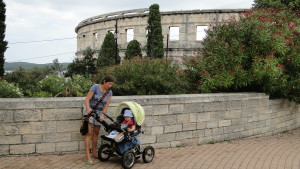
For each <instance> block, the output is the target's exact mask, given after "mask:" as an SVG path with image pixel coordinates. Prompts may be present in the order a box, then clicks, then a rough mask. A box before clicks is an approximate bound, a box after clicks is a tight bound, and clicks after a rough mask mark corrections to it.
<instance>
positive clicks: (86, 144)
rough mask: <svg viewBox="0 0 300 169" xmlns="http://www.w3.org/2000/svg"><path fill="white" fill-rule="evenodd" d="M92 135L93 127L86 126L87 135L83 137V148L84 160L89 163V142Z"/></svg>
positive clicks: (90, 125)
mask: <svg viewBox="0 0 300 169" xmlns="http://www.w3.org/2000/svg"><path fill="white" fill-rule="evenodd" d="M92 134H93V125H92V124H91V123H89V125H88V133H87V134H86V135H85V136H84V146H85V155H86V160H88V161H90V160H91V156H90V142H91V136H92Z"/></svg>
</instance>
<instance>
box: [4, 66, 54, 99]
mask: <svg viewBox="0 0 300 169" xmlns="http://www.w3.org/2000/svg"><path fill="white" fill-rule="evenodd" d="M52 73H53V70H51V68H50V67H48V66H46V67H44V68H41V67H33V68H31V69H24V68H22V67H20V68H19V69H17V70H15V71H13V72H11V73H7V74H6V75H5V77H4V79H5V80H6V81H7V82H9V83H15V84H17V85H18V86H19V87H20V88H21V90H22V91H23V92H24V95H25V96H30V95H31V94H32V91H37V90H38V82H39V81H40V80H42V79H43V78H45V77H46V76H47V75H48V74H52Z"/></svg>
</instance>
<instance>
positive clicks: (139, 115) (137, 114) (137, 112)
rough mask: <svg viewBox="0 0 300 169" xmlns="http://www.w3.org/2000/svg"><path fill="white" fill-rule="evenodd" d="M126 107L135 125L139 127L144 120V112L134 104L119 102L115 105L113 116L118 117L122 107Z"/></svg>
mask: <svg viewBox="0 0 300 169" xmlns="http://www.w3.org/2000/svg"><path fill="white" fill-rule="evenodd" d="M124 106H125V107H128V108H129V109H130V110H131V111H132V113H133V116H134V119H135V121H136V123H137V125H139V126H141V125H142V124H143V122H144V120H145V111H144V109H143V107H142V106H141V105H139V104H138V103H136V102H121V103H119V104H118V105H117V108H116V111H115V116H118V115H119V113H120V112H121V108H122V107H124Z"/></svg>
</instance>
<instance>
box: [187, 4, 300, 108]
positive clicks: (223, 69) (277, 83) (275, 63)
mask: <svg viewBox="0 0 300 169" xmlns="http://www.w3.org/2000/svg"><path fill="white" fill-rule="evenodd" d="M299 23H300V22H299V18H297V16H296V15H295V14H293V13H285V12H283V11H280V10H275V9H265V10H252V11H248V12H246V13H245V14H244V15H243V16H242V17H241V19H240V21H236V20H235V19H230V20H228V21H225V22H224V23H221V24H219V25H217V26H215V27H214V28H213V30H208V31H207V34H208V36H207V38H206V39H204V42H203V48H202V49H201V50H200V55H201V56H197V57H195V58H190V59H186V66H187V67H188V69H187V71H186V72H187V74H188V75H189V77H190V79H189V80H190V82H192V83H194V85H195V86H196V87H197V89H198V90H199V91H200V92H219V91H258V92H266V93H267V94H270V95H271V96H275V97H278V96H280V97H287V98H289V99H291V100H293V101H296V102H300V100H299V96H300V93H299V91H300V90H299V89H300V83H299V81H300V79H299V77H300V56H299V54H300V46H299V42H300V36H299V34H300V31H299V30H300V29H299Z"/></svg>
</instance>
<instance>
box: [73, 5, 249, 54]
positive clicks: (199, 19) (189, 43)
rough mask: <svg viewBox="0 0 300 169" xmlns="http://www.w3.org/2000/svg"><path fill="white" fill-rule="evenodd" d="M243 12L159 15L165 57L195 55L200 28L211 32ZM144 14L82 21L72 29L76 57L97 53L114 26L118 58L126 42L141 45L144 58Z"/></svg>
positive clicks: (125, 13)
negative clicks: (75, 37) (89, 48)
mask: <svg viewBox="0 0 300 169" xmlns="http://www.w3.org/2000/svg"><path fill="white" fill-rule="evenodd" d="M245 10H247V9H233V10H228V9H227V10H224V9H222V10H190V11H170V12H161V24H162V33H163V36H164V48H165V51H166V49H167V36H168V34H169V38H168V39H169V40H168V56H171V57H181V56H184V55H186V56H195V52H197V50H198V48H200V47H201V41H202V38H203V33H204V34H205V32H204V29H211V28H212V26H214V25H215V24H217V23H219V22H221V21H222V20H223V19H225V20H226V19H229V18H230V17H233V18H235V19H239V13H241V12H244V11H245ZM148 13H149V9H148V8H144V9H135V10H127V11H120V12H114V13H109V14H103V15H99V16H95V17H91V18H88V19H85V20H83V21H82V22H80V23H79V24H78V26H77V27H76V29H75V32H76V33H77V52H76V56H77V57H78V58H82V57H83V56H82V51H83V50H84V49H86V48H87V47H91V48H92V49H94V50H95V51H97V52H99V49H100V47H101V45H102V43H103V40H104V37H105V35H106V34H107V32H109V31H111V32H114V31H115V28H116V27H117V36H115V37H116V38H117V43H118V47H119V50H120V53H119V55H120V56H121V57H124V56H125V50H126V48H127V45H128V42H129V41H130V39H135V40H138V41H139V42H140V43H141V48H142V50H143V55H144V56H145V49H146V48H145V46H146V42H147V39H146V35H147V30H146V27H147V25H148V23H147V20H148ZM170 30H171V32H170ZM95 56H97V54H95Z"/></svg>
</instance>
